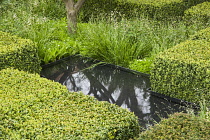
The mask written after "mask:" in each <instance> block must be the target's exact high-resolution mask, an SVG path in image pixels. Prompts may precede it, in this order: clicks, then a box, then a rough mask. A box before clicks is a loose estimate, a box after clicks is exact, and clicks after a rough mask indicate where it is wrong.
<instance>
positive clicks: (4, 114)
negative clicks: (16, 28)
mask: <svg viewBox="0 0 210 140" xmlns="http://www.w3.org/2000/svg"><path fill="white" fill-rule="evenodd" d="M0 85H1V88H0V101H1V104H0V114H1V115H0V122H1V123H0V124H1V125H0V130H1V134H0V139H57V140H60V139H69V140H75V139H78V140H83V139H88V140H91V139H93V140H95V139H120V140H122V139H129V138H132V137H134V136H136V135H137V134H138V133H139V124H138V118H137V117H136V116H135V115H134V114H133V113H131V112H130V111H128V110H127V109H123V108H120V107H118V106H117V105H113V104H110V103H108V102H100V101H97V100H96V99H95V98H93V97H91V96H87V95H84V94H82V93H69V92H68V91H67V89H66V87H65V86H63V85H61V84H59V83H55V82H52V81H50V80H47V79H45V78H40V77H39V75H34V74H28V73H26V72H24V71H18V70H14V69H4V70H1V71H0Z"/></svg>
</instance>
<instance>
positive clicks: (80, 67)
mask: <svg viewBox="0 0 210 140" xmlns="http://www.w3.org/2000/svg"><path fill="white" fill-rule="evenodd" d="M94 63H96V62H94V61H90V59H88V58H81V57H69V58H68V59H64V60H62V61H59V62H57V63H52V64H49V65H47V66H44V67H43V70H42V72H41V74H42V75H44V76H45V77H46V78H48V79H51V80H54V81H57V82H60V83H62V84H63V85H66V87H67V88H68V90H69V91H75V92H78V91H81V92H83V93H84V94H86V95H91V96H94V97H95V98H97V99H98V100H99V101H108V102H110V103H113V104H117V105H118V106H121V107H123V108H127V109H129V110H130V111H132V112H134V113H135V114H136V115H137V116H138V117H139V123H140V125H141V126H143V127H144V128H146V127H148V126H150V125H153V124H154V122H159V121H160V118H161V117H167V115H168V114H171V113H174V112H180V111H184V108H183V107H180V106H179V105H177V104H174V103H171V102H169V101H167V100H164V99H162V98H158V97H156V96H153V95H151V94H150V93H149V92H148V91H147V89H148V88H149V87H150V81H149V76H148V75H144V74H140V73H138V74H134V73H132V72H131V71H130V72H129V71H127V70H125V69H123V68H120V67H113V66H112V67H111V65H105V64H104V65H97V66H95V67H93V68H92V67H91V65H93V64H94Z"/></svg>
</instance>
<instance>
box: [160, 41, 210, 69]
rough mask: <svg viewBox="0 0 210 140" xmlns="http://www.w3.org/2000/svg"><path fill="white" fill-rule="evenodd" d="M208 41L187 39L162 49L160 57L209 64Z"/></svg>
mask: <svg viewBox="0 0 210 140" xmlns="http://www.w3.org/2000/svg"><path fill="white" fill-rule="evenodd" d="M209 56H210V42H208V41H205V40H188V41H185V42H182V43H180V44H179V45H177V46H175V47H173V48H171V49H168V50H167V51H164V52H163V53H161V54H160V55H159V57H160V58H164V59H167V58H168V59H170V60H178V61H183V62H184V63H189V64H190V63H196V64H201V65H206V66H210V58H209Z"/></svg>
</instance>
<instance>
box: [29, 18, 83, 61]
mask: <svg viewBox="0 0 210 140" xmlns="http://www.w3.org/2000/svg"><path fill="white" fill-rule="evenodd" d="M66 24H67V21H66V19H65V18H63V19H60V20H48V21H46V22H44V23H35V24H33V25H32V26H31V30H33V32H28V34H27V38H30V39H32V40H33V41H34V42H36V44H37V46H38V48H39V57H40V59H41V60H42V61H43V62H44V63H49V62H52V61H55V60H58V59H60V58H63V57H65V56H69V55H73V54H76V53H77V52H78V48H79V45H80V43H79V42H77V41H76V40H75V39H74V37H71V36H70V35H69V34H68V31H67V25H66Z"/></svg>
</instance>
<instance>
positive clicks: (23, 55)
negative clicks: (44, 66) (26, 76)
mask: <svg viewBox="0 0 210 140" xmlns="http://www.w3.org/2000/svg"><path fill="white" fill-rule="evenodd" d="M8 67H15V68H17V69H19V70H25V71H29V72H32V73H39V72H40V70H41V67H40V60H39V57H38V51H37V48H36V47H35V45H34V44H33V42H32V41H30V40H28V39H22V38H19V37H17V36H12V35H10V34H9V33H5V32H1V31H0V70H1V69H4V68H8Z"/></svg>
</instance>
